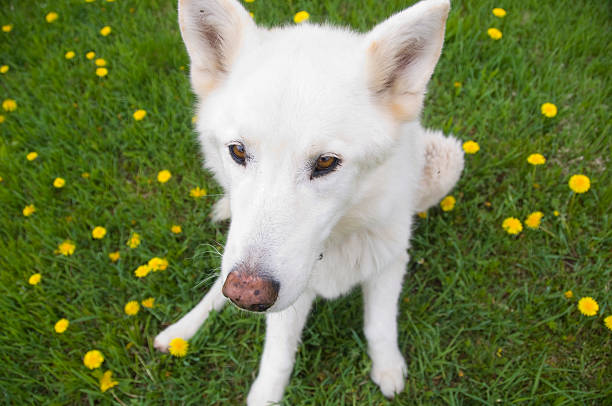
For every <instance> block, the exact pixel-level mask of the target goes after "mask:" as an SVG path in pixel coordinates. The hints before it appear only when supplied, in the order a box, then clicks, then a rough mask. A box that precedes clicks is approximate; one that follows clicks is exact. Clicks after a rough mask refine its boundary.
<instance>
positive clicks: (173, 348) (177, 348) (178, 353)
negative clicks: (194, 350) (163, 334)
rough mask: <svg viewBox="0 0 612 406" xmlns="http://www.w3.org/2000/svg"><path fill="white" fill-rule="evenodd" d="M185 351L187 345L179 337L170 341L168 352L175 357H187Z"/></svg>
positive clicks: (187, 347)
mask: <svg viewBox="0 0 612 406" xmlns="http://www.w3.org/2000/svg"><path fill="white" fill-rule="evenodd" d="M187 349H189V343H188V342H187V341H185V340H183V339H182V338H180V337H177V338H174V339H172V341H170V345H169V346H168V351H170V354H172V355H174V356H175V357H184V356H185V355H187Z"/></svg>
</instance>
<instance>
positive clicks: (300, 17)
mask: <svg viewBox="0 0 612 406" xmlns="http://www.w3.org/2000/svg"><path fill="white" fill-rule="evenodd" d="M308 18H310V14H308V12H307V11H298V12H297V13H295V15H294V16H293V21H294V22H295V23H296V24H299V23H302V22H304V21H306V20H308Z"/></svg>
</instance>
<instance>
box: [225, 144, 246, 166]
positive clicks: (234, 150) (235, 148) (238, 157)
mask: <svg viewBox="0 0 612 406" xmlns="http://www.w3.org/2000/svg"><path fill="white" fill-rule="evenodd" d="M229 152H230V155H231V156H232V159H233V160H234V161H236V163H237V164H240V165H246V151H245V149H244V145H242V144H231V145H230V146H229Z"/></svg>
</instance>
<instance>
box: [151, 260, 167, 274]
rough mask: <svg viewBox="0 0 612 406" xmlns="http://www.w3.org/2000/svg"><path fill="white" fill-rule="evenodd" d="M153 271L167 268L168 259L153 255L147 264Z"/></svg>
mask: <svg viewBox="0 0 612 406" xmlns="http://www.w3.org/2000/svg"><path fill="white" fill-rule="evenodd" d="M147 265H148V266H149V268H151V270H152V271H153V272H157V271H165V270H166V268H168V260H167V259H165V258H159V257H154V258H151V259H150V260H149V263H148V264H147Z"/></svg>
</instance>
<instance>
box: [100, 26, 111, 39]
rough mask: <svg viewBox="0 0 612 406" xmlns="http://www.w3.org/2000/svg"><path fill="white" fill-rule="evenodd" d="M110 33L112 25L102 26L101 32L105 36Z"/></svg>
mask: <svg viewBox="0 0 612 406" xmlns="http://www.w3.org/2000/svg"><path fill="white" fill-rule="evenodd" d="M110 33H111V27H109V26H108V25H107V26H104V27H102V29H101V30H100V34H101V35H102V36H104V37H106V36H107V35H108V34H110Z"/></svg>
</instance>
